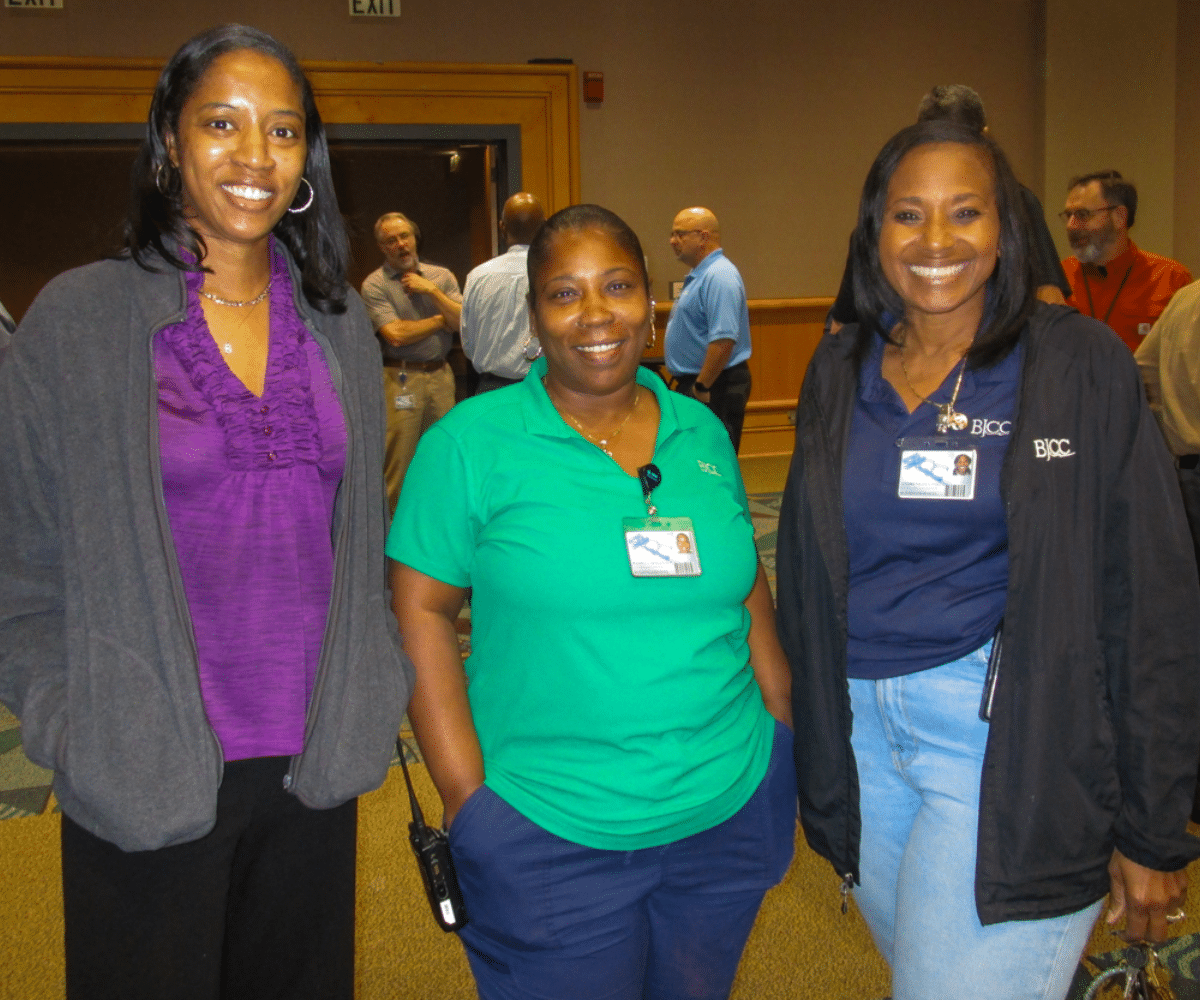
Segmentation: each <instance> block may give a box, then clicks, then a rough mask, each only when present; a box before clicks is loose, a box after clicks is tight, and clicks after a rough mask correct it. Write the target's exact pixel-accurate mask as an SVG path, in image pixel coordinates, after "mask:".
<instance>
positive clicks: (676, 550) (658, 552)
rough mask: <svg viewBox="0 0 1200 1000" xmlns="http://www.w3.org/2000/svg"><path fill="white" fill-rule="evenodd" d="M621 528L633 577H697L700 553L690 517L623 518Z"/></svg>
mask: <svg viewBox="0 0 1200 1000" xmlns="http://www.w3.org/2000/svg"><path fill="white" fill-rule="evenodd" d="M621 525H622V527H623V528H624V529H625V550H626V551H627V552H628V553H629V569H630V570H631V571H632V572H633V575H634V576H699V575H700V553H699V552H698V551H697V549H696V532H695V529H693V527H692V519H691V518H690V517H626V518H622V519H621Z"/></svg>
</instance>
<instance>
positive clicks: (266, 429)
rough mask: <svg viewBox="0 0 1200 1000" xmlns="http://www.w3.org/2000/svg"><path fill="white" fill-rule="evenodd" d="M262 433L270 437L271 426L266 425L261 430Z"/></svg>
mask: <svg viewBox="0 0 1200 1000" xmlns="http://www.w3.org/2000/svg"><path fill="white" fill-rule="evenodd" d="M263 433H264V434H265V435H266V436H267V437H270V436H271V433H272V429H271V425H270V424H267V426H266V427H264V428H263Z"/></svg>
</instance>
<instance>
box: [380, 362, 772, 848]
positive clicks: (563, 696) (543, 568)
mask: <svg viewBox="0 0 1200 1000" xmlns="http://www.w3.org/2000/svg"><path fill="white" fill-rule="evenodd" d="M545 370H546V363H545V360H544V359H539V360H538V361H537V362H536V363H535V364H534V366H533V368H532V369H531V370H530V373H529V375H528V377H527V378H526V379H525V381H524V382H522V383H520V384H519V385H515V386H511V387H509V388H506V389H500V390H497V391H495V392H489V393H485V394H484V395H482V396H475V397H473V398H472V399H468V400H466V401H464V402H462V403H460V404H459V405H458V406H456V407H455V408H454V409H453V410H452V411H451V412H450V413H449V414H448V415H447V416H445V417H443V418H442V419H441V420H440V421H438V422H437V423H436V424H434V425H433V427H431V428H430V429H429V430H428V431H427V432H426V433H425V435H424V436H423V437H422V438H421V443H420V446H419V447H418V449H417V453H416V457H415V458H414V459H413V463H412V465H411V467H410V468H409V471H408V475H407V476H406V477H405V480H404V488H403V491H402V492H401V496H400V503H399V506H398V508H397V510H396V517H395V520H394V522H393V523H392V530H391V533H390V535H389V537H388V542H387V553H388V555H389V556H391V557H392V558H393V559H396V560H398V561H399V562H402V563H404V564H406V565H408V566H410V567H412V568H413V569H416V570H419V571H420V572H422V573H424V574H426V575H427V576H431V577H433V578H434V579H437V580H441V581H443V582H444V583H448V584H451V585H453V586H456V587H471V588H472V591H473V592H472V598H471V647H472V652H471V655H470V657H468V659H467V661H466V672H467V678H468V689H467V690H468V697H469V698H470V702H471V711H472V714H473V716H474V720H475V728H476V730H477V731H478V733H479V742H480V745H481V746H482V748H483V760H484V771H485V774H486V776H487V779H486V780H487V784H488V786H489V787H490V788H491V789H492V790H493V791H494V792H495V793H496V794H497V795H499V796H500V797H501V798H503V799H504V800H505V801H506V802H508V803H509V804H510V805H512V806H513V807H514V808H515V809H516V810H517V811H518V812H520V813H522V814H523V815H524V816H526V817H527V818H528V819H530V820H532V821H533V822H534V823H536V824H538V825H539V826H541V827H542V828H544V829H546V830H549V831H550V832H551V833H553V834H556V835H558V836H560V837H563V838H565V839H567V840H570V841H573V842H575V843H578V844H583V845H585V846H588V847H595V848H601V849H608V850H633V849H636V848H642V847H653V846H657V845H660V844H667V843H671V842H672V841H676V840H680V839H682V838H684V837H687V836H690V835H692V834H694V833H699V832H701V831H703V830H707V829H710V828H711V827H713V826H716V825H717V824H718V823H721V822H723V821H724V820H726V819H728V818H729V817H730V816H732V815H733V814H734V813H735V812H737V811H738V809H740V808H741V807H742V805H744V804H745V802H746V800H747V799H749V798H750V796H751V795H752V794H753V793H754V790H755V789H756V788H757V787H758V785H759V783H760V782H761V781H762V778H763V776H764V774H765V773H766V769H767V762H768V759H769V758H770V754H771V742H772V737H773V734H774V723H773V720H772V719H771V717H770V716H769V715H768V714H767V711H766V709H765V707H764V706H763V701H762V696H761V694H760V692H759V689H758V685H757V684H756V683H755V681H754V674H753V671H752V670H751V668H750V663H749V648H748V646H747V643H746V637H747V634H748V632H749V628H750V616H749V613H748V612H747V611H746V609H745V606H744V604H743V602H744V601H745V599H746V597H747V596H748V595H749V593H750V588H751V587H752V586H753V584H754V575H755V569H756V565H757V562H756V555H755V549H754V529H753V526H752V524H751V521H750V515H749V510H748V508H747V504H746V493H745V489H744V487H743V486H742V480H741V475H740V472H739V470H738V465H737V458H736V456H735V455H734V452H733V448H732V447H731V446H730V443H729V436H728V434H727V433H726V431H725V428H724V427H723V426H722V425H721V423H720V422H719V421H718V420H717V419H716V418H715V417H714V416H713V415H712V414H711V413H710V412H709V411H708V409H707V408H706V407H704V406H702V405H701V404H700V403H698V402H696V401H695V400H693V399H689V398H684V397H682V396H680V395H678V394H675V393H672V392H670V391H669V390H668V389H667V388H666V386H665V385H663V383H662V381H661V380H660V379H659V378H658V377H657V376H655V375H653V374H651V373H650V372H647V371H645V370H644V369H640V370H639V371H638V376H637V377H638V381H639V382H640V383H641V384H642V385H644V386H646V387H647V388H648V389H650V390H651V391H652V392H653V393H654V394H655V396H656V398H657V399H658V405H659V408H660V410H661V411H662V416H661V419H660V422H659V428H658V439H657V441H656V442H655V448H654V462H655V464H656V465H657V466H658V467H659V469H660V470H661V471H662V475H663V481H662V485H661V486H659V487H658V489H657V490H655V492H654V503H655V505H656V506H657V507H658V513H659V516H662V517H690V518H691V519H692V521H693V523H694V526H695V533H696V547H697V550H698V552H699V557H700V564H701V569H702V573H701V575H700V576H698V577H671V578H635V577H634V576H633V575H632V573H631V572H630V568H629V559H628V555H627V553H626V548H625V536H624V529H623V527H622V523H621V520H622V518H625V517H645V516H646V508H645V504H644V503H643V502H642V494H641V489H640V487H639V485H638V481H637V479H636V478H634V477H632V476H629V475H627V474H626V473H625V472H624V471H623V470H622V469H621V468H620V466H618V465H617V464H616V463H615V462H614V461H613V460H612V459H610V458H609V457H608V456H606V455H605V454H604V453H603V452H601V451H600V449H598V448H596V447H595V446H594V445H592V444H590V443H588V442H587V441H586V440H584V438H583V437H581V436H580V435H579V434H578V433H576V431H575V430H573V429H572V428H571V427H569V426H568V425H567V424H566V423H565V422H564V421H563V419H562V418H561V417H560V416H559V415H558V413H557V411H556V410H555V409H554V406H553V404H552V403H551V402H550V398H549V397H548V396H547V395H546V390H545V388H544V386H543V385H542V382H541V376H542V375H544V374H545Z"/></svg>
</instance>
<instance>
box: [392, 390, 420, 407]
mask: <svg viewBox="0 0 1200 1000" xmlns="http://www.w3.org/2000/svg"><path fill="white" fill-rule="evenodd" d="M416 408H417V398H416V397H415V396H414V395H413V394H412V393H411V392H409V393H401V394H400V395H398V396H397V397H396V409H397V410H415V409H416Z"/></svg>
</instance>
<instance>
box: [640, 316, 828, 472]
mask: <svg viewBox="0 0 1200 1000" xmlns="http://www.w3.org/2000/svg"><path fill="white" fill-rule="evenodd" d="M832 305H833V299H831V298H811V299H751V300H750V339H751V341H752V343H753V346H754V353H753V354H752V355H751V356H750V375H751V378H752V379H753V384H752V387H751V392H750V404H749V406H747V407H746V424H745V426H744V427H743V429H742V447H741V452H740V454H742V455H790V454H791V453H792V438H793V436H794V435H795V426H794V425H793V424H792V412H793V411H794V410H795V409H796V399H797V397H798V396H799V395H800V383H801V382H803V381H804V372H805V370H806V369H807V368H808V362H809V360H810V359H811V358H812V356H813V351H815V350H816V349H817V343H818V342H819V341H820V339H821V336H822V331H823V330H824V325H825V314H826V313H827V312H828V311H829V307H830V306H832ZM670 312H671V306H670V303H666V302H664V303H659V305H658V306H657V308H656V310H655V317H654V320H655V331H654V333H655V335H654V340H653V341H652V342H651V343H650V344H649V345H648V346H647V348H646V353H647V354H648V355H652V356H653V355H661V354H662V349H663V338H664V335H665V331H666V328H667V316H668V315H669V314H670Z"/></svg>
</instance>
